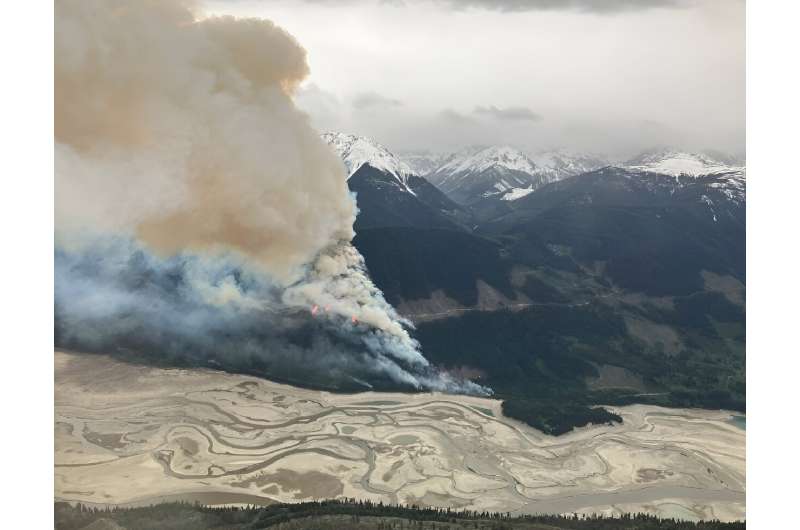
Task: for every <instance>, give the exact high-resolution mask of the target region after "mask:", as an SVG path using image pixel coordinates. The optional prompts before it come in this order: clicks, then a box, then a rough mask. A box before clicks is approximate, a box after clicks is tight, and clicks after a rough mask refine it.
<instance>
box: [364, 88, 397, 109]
mask: <svg viewBox="0 0 800 530" xmlns="http://www.w3.org/2000/svg"><path fill="white" fill-rule="evenodd" d="M402 106H403V102H402V101H400V100H399V99H394V98H388V97H386V96H382V95H380V94H378V93H376V92H362V93H360V94H356V96H355V97H354V98H353V108H354V109H356V110H369V109H374V108H384V109H386V108H395V107H402Z"/></svg>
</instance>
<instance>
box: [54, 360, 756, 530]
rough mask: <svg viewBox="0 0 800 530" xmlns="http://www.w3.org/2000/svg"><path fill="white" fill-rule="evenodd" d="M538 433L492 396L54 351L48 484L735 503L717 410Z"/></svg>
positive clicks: (561, 503) (529, 502)
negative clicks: (330, 388) (347, 387)
mask: <svg viewBox="0 0 800 530" xmlns="http://www.w3.org/2000/svg"><path fill="white" fill-rule="evenodd" d="M612 410H614V411H615V412H617V413H618V414H620V415H621V416H622V417H623V419H624V422H623V424H622V425H614V426H605V425H604V426H596V427H586V428H582V429H578V430H576V431H573V432H572V433H569V434H567V435H564V436H560V437H552V436H546V435H544V434H542V433H541V432H539V431H537V430H535V429H533V428H530V427H528V426H526V425H523V424H521V423H519V422H516V421H514V420H511V419H508V418H505V417H503V415H502V413H501V411H500V402H499V401H497V400H492V399H485V398H477V397H468V396H453V395H445V394H390V393H362V394H348V395H342V394H331V393H328V392H320V391H314V390H306V389H301V388H295V387H291V386H287V385H281V384H277V383H273V382H271V381H267V380H264V379H258V378H255V377H250V376H244V375H232V374H228V373H224V372H216V371H211V370H199V369H192V370H181V369H162V368H151V367H146V366H136V365H131V364H126V363H122V362H119V361H116V360H113V359H111V358H109V357H106V356H100V355H88V354H73V353H66V352H59V351H57V352H56V353H55V418H56V423H55V497H56V499H57V500H68V501H80V502H83V503H94V504H98V505H107V504H127V505H137V504H150V503H152V502H156V501H160V500H197V501H198V502H203V503H206V504H236V503H242V504H269V503H271V502H274V501H283V502H292V501H298V500H308V499H319V498H329V497H340V496H344V497H357V498H369V499H373V500H376V501H377V500H382V501H384V502H391V503H398V502H399V503H416V504H420V505H432V506H450V507H453V508H470V509H477V510H498V511H510V512H517V513H537V512H542V513H545V512H546V513H572V512H584V513H599V512H604V513H619V512H624V511H646V512H650V513H653V514H658V515H661V516H669V517H681V518H686V519H708V518H718V519H722V520H732V519H742V518H744V515H745V431H744V430H742V429H740V428H739V427H737V426H736V425H734V424H733V423H732V422H731V421H730V419H731V414H730V413H727V412H724V411H707V410H680V409H665V408H659V407H651V406H641V405H633V406H627V407H612Z"/></svg>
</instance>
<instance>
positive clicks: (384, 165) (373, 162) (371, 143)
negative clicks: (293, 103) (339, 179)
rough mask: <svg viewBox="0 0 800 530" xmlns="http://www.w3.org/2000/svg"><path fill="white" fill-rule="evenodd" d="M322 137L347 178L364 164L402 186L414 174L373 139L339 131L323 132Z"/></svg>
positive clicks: (406, 184) (406, 183) (405, 185)
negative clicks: (332, 150) (389, 176)
mask: <svg viewBox="0 0 800 530" xmlns="http://www.w3.org/2000/svg"><path fill="white" fill-rule="evenodd" d="M321 136H322V139H323V140H324V141H325V142H327V144H328V145H330V146H331V147H332V148H333V149H334V151H336V154H338V155H339V158H341V159H342V162H344V165H345V167H346V168H347V178H348V179H349V178H350V177H351V176H353V174H354V173H355V172H356V171H358V170H359V168H361V166H363V165H364V164H368V165H370V166H371V167H373V168H375V169H377V170H380V171H383V172H385V173H388V174H390V175H392V176H394V177H395V178H396V179H397V180H398V181H399V182H400V183H401V184H402V185H403V186H404V187H406V188H407V187H408V182H407V181H408V177H409V176H411V175H413V174H414V171H413V170H412V169H411V167H410V166H409V165H408V164H406V163H405V162H403V161H402V160H400V159H399V158H398V157H397V156H395V155H394V154H393V153H392V152H391V151H389V150H388V149H386V147H384V146H383V145H381V144H379V143H378V142H376V141H375V140H372V139H370V138H366V137H364V136H357V135H355V134H345V133H341V132H326V133H323V134H322V135H321Z"/></svg>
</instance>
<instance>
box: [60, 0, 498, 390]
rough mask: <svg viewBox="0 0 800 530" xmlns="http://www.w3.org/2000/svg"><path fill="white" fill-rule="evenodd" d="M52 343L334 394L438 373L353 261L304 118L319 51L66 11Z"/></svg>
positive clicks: (103, 8)
mask: <svg viewBox="0 0 800 530" xmlns="http://www.w3.org/2000/svg"><path fill="white" fill-rule="evenodd" d="M55 38H56V43H55V50H56V57H55V63H56V64H55V134H56V278H55V279H56V296H55V306H56V325H57V330H56V332H57V342H58V343H59V344H60V345H62V346H66V347H72V348H76V349H88V350H93V351H112V352H113V351H123V352H128V353H129V354H131V355H134V356H136V357H137V358H148V359H160V360H164V361H166V362H171V363H176V362H181V363H186V362H188V363H205V364H207V363H209V362H210V363H212V364H215V365H216V364H218V365H221V366H223V367H225V368H228V369H235V370H248V371H255V372H258V373H263V374H265V375H272V376H275V377H283V378H285V379H290V380H301V381H304V382H306V383H319V384H334V385H339V386H341V382H342V381H363V380H366V381H373V382H377V383H380V384H381V385H386V384H389V383H390V384H394V385H405V386H411V387H415V388H428V389H437V390H448V391H466V392H477V393H485V392H487V390H486V389H483V388H482V387H480V386H478V385H475V384H473V383H471V382H469V381H457V380H455V379H453V378H452V377H450V376H448V375H447V374H446V373H441V372H438V371H437V370H435V369H433V368H432V367H431V366H430V364H429V363H428V361H427V360H426V359H425V358H424V357H423V356H422V354H421V353H420V349H419V344H418V343H417V342H416V341H415V340H414V339H412V338H411V336H410V335H409V332H408V329H409V328H410V323H409V322H407V321H405V320H404V319H402V318H400V317H399V316H398V315H397V313H396V312H395V310H394V309H393V308H392V307H391V306H390V305H389V304H388V303H386V301H385V300H384V298H383V296H382V295H381V293H380V291H379V290H378V289H377V288H376V287H375V286H374V284H373V283H372V282H371V281H370V279H369V277H368V275H367V273H366V270H365V267H364V263H363V259H362V257H361V256H360V255H359V253H358V252H357V251H356V250H355V248H354V247H353V246H352V245H351V243H350V241H351V239H352V237H353V235H354V234H353V229H352V225H353V221H354V219H355V215H356V208H355V204H354V201H353V199H352V197H351V196H350V194H349V192H348V190H347V186H346V178H345V173H344V168H343V167H342V164H341V162H340V161H339V160H338V158H337V157H336V156H335V155H334V154H333V153H331V152H330V150H329V149H328V148H327V146H325V145H324V144H323V143H322V141H321V140H320V139H319V137H318V135H317V133H316V132H315V131H314V130H313V129H312V128H311V127H310V125H309V123H308V119H307V117H306V116H305V115H304V114H303V113H301V112H299V111H298V110H297V109H296V108H295V106H294V104H293V101H292V93H293V90H294V88H295V87H296V86H297V84H298V82H299V81H300V80H302V79H303V77H304V76H305V75H306V74H307V71H308V68H307V66H306V62H305V51H304V50H303V49H302V48H301V47H300V46H299V45H298V44H297V42H296V41H295V40H294V39H293V38H292V37H291V36H290V35H288V34H287V33H285V32H284V31H283V30H281V29H280V28H278V27H277V26H275V25H274V24H272V23H271V22H269V21H265V20H259V19H235V18H232V17H212V18H202V17H201V16H200V15H199V14H198V13H196V12H195V11H193V10H192V9H191V4H189V3H187V2H182V1H178V0H174V1H154V0H153V1H148V0H141V1H134V0H116V1H114V0H57V2H56V34H55Z"/></svg>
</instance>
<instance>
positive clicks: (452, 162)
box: [437, 145, 536, 174]
mask: <svg viewBox="0 0 800 530" xmlns="http://www.w3.org/2000/svg"><path fill="white" fill-rule="evenodd" d="M488 169H499V170H501V171H502V170H510V171H521V172H524V173H530V174H532V173H535V172H536V164H534V163H533V161H532V160H531V159H530V158H528V156H527V155H526V154H525V153H523V152H522V151H520V150H518V149H515V148H513V147H510V146H507V145H499V146H490V147H483V148H476V147H472V148H469V149H466V150H464V151H461V152H459V153H456V154H455V155H453V156H452V157H451V158H450V159H449V160H447V161H446V162H445V163H444V164H443V165H442V166H441V167H439V168H438V169H437V172H447V173H468V174H472V173H481V172H484V171H486V170H488Z"/></svg>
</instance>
